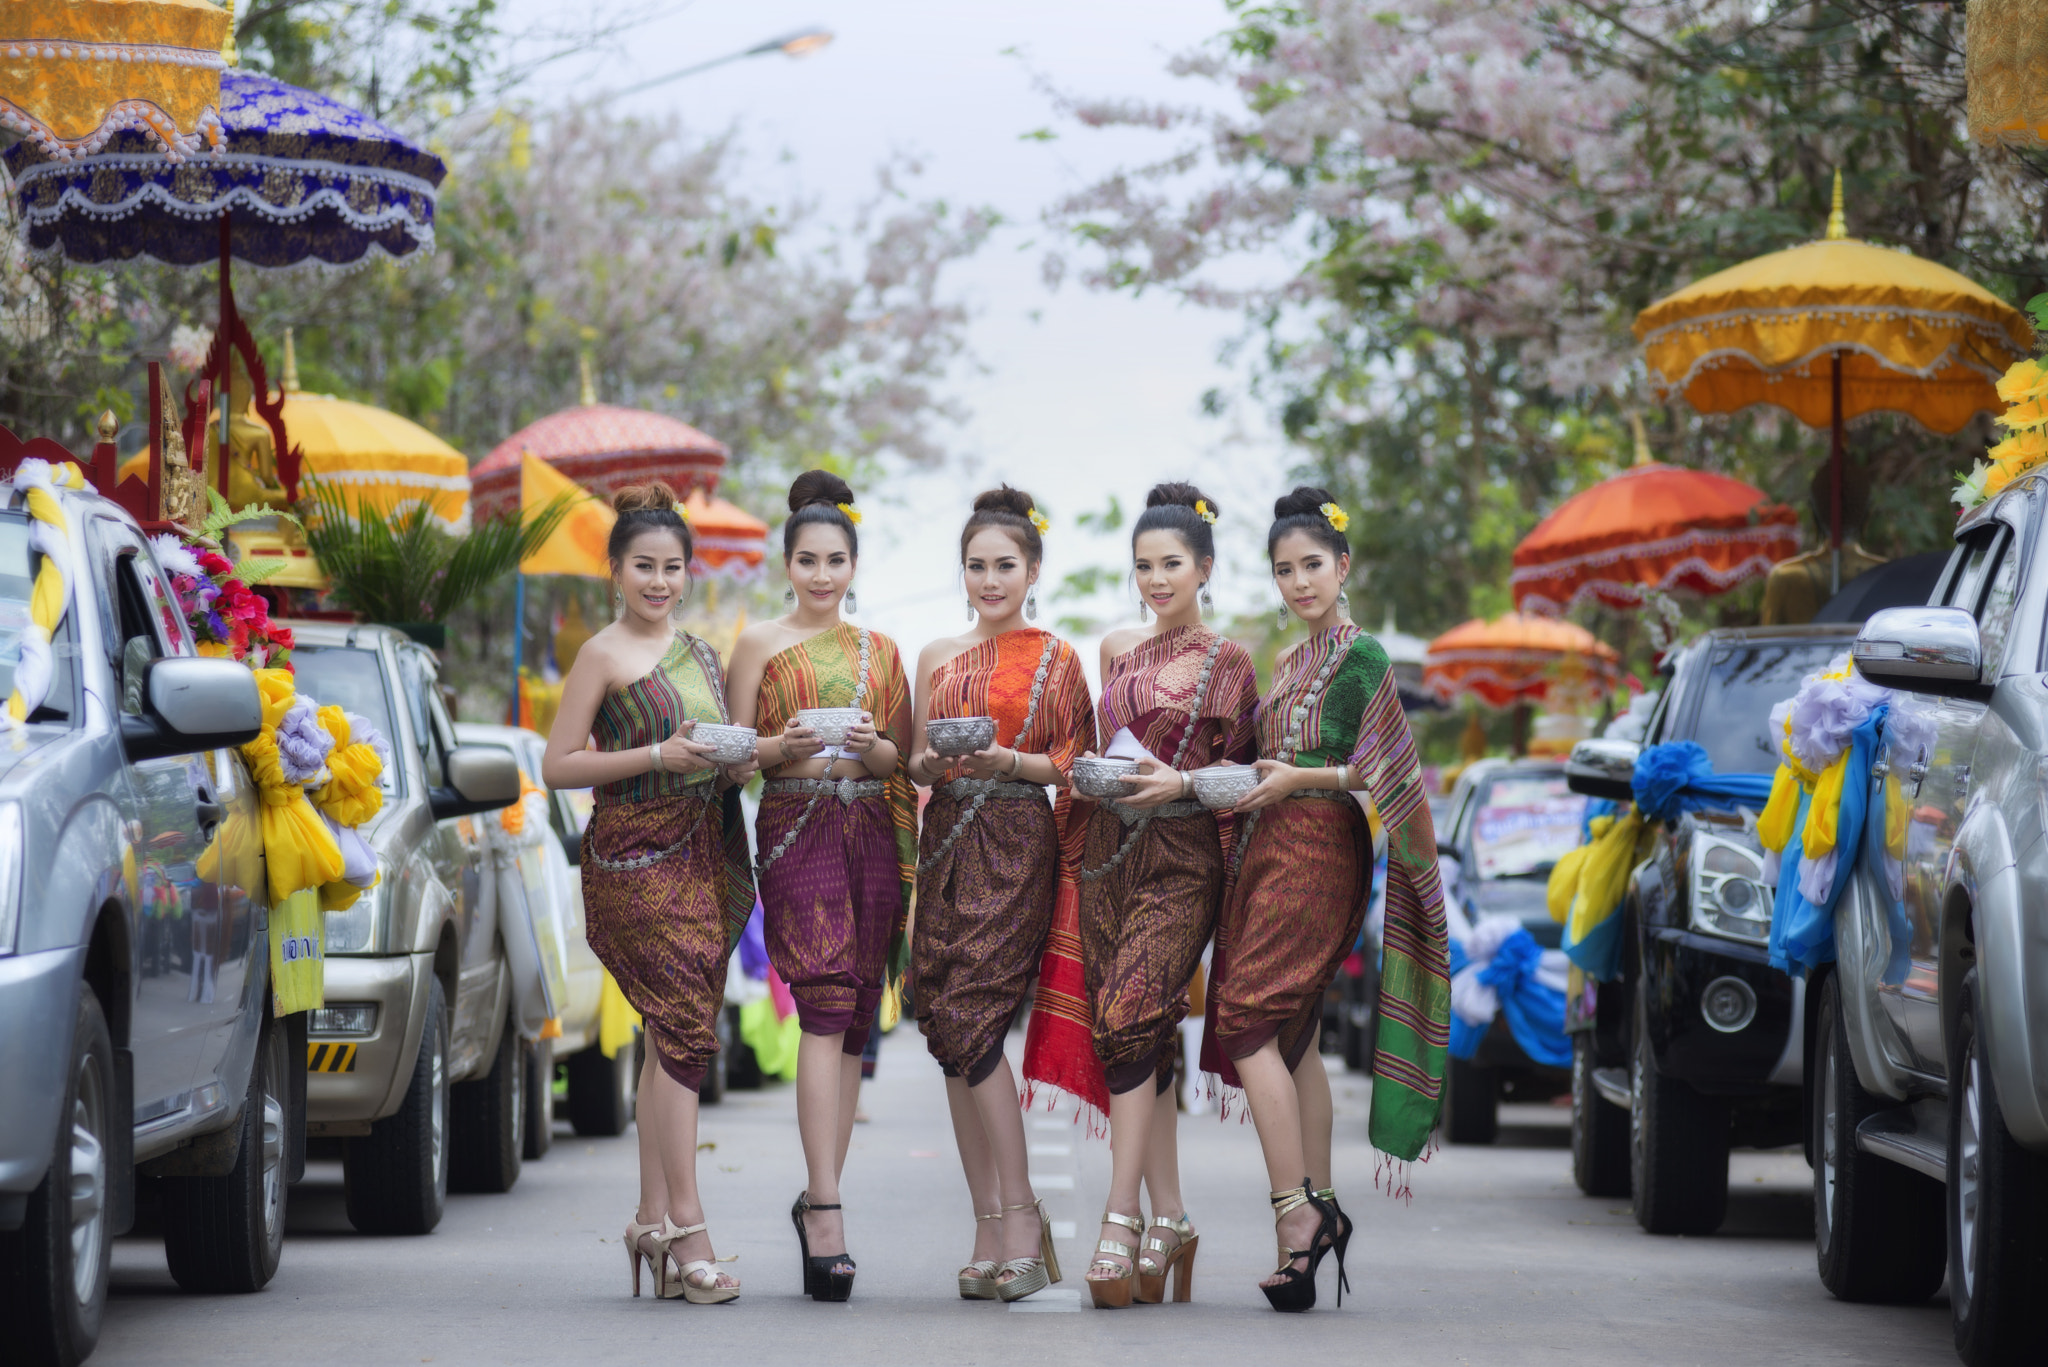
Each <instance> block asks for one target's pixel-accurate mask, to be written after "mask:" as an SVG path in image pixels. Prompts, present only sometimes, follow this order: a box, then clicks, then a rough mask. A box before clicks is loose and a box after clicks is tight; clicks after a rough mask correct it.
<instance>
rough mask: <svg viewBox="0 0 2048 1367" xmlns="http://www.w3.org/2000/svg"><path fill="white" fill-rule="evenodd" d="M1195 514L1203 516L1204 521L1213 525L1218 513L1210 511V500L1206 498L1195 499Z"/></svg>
mask: <svg viewBox="0 0 2048 1367" xmlns="http://www.w3.org/2000/svg"><path fill="white" fill-rule="evenodd" d="M1195 516H1196V517H1199V518H1201V519H1202V521H1204V522H1206V523H1208V524H1209V525H1210V526H1211V527H1213V526H1215V525H1216V514H1215V513H1214V512H1212V511H1210V508H1209V500H1208V499H1206V498H1198V499H1196V500H1195Z"/></svg>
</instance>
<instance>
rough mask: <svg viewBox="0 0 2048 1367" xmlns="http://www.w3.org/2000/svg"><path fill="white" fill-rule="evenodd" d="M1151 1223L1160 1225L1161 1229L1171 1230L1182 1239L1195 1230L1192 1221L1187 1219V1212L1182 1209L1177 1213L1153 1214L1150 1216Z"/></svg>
mask: <svg viewBox="0 0 2048 1367" xmlns="http://www.w3.org/2000/svg"><path fill="white" fill-rule="evenodd" d="M1152 1223H1153V1224H1155V1225H1158V1226H1160V1227H1161V1228H1162V1229H1170V1230H1172V1231H1173V1232H1174V1233H1175V1234H1178V1235H1180V1237H1181V1238H1183V1239H1185V1238H1187V1237H1188V1236H1189V1235H1191V1234H1193V1233H1194V1232H1195V1225H1194V1221H1192V1220H1190V1219H1188V1213H1187V1212H1186V1211H1182V1212H1181V1213H1180V1214H1178V1215H1157V1214H1155V1215H1154V1216H1153V1217H1152Z"/></svg>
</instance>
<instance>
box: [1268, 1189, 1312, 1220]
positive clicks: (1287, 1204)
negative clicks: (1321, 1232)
mask: <svg viewBox="0 0 2048 1367" xmlns="http://www.w3.org/2000/svg"><path fill="white" fill-rule="evenodd" d="M1266 1199H1267V1200H1268V1201H1270V1202H1272V1204H1273V1218H1274V1219H1276V1220H1277V1219H1279V1218H1280V1217H1281V1216H1283V1215H1291V1214H1293V1213H1294V1212H1295V1211H1297V1210H1300V1209H1301V1208H1302V1207H1303V1206H1305V1205H1307V1204H1308V1202H1309V1196H1308V1187H1307V1186H1306V1185H1303V1186H1299V1187H1289V1188H1288V1189H1287V1190H1286V1191H1275V1192H1268V1193H1267V1194H1266Z"/></svg>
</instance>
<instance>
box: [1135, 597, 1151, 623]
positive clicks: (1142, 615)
mask: <svg viewBox="0 0 2048 1367" xmlns="http://www.w3.org/2000/svg"><path fill="white" fill-rule="evenodd" d="M1151 618H1152V615H1151V613H1149V612H1147V611H1146V610H1145V600H1144V599H1142V598H1140V599H1139V600H1138V620H1139V621H1141V622H1147V621H1150V620H1151Z"/></svg>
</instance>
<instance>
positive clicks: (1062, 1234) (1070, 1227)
mask: <svg viewBox="0 0 2048 1367" xmlns="http://www.w3.org/2000/svg"><path fill="white" fill-rule="evenodd" d="M1074 1234H1075V1229H1074V1222H1073V1221H1072V1220H1054V1221H1053V1222H1052V1237H1053V1238H1055V1239H1071V1238H1073V1237H1074Z"/></svg>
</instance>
